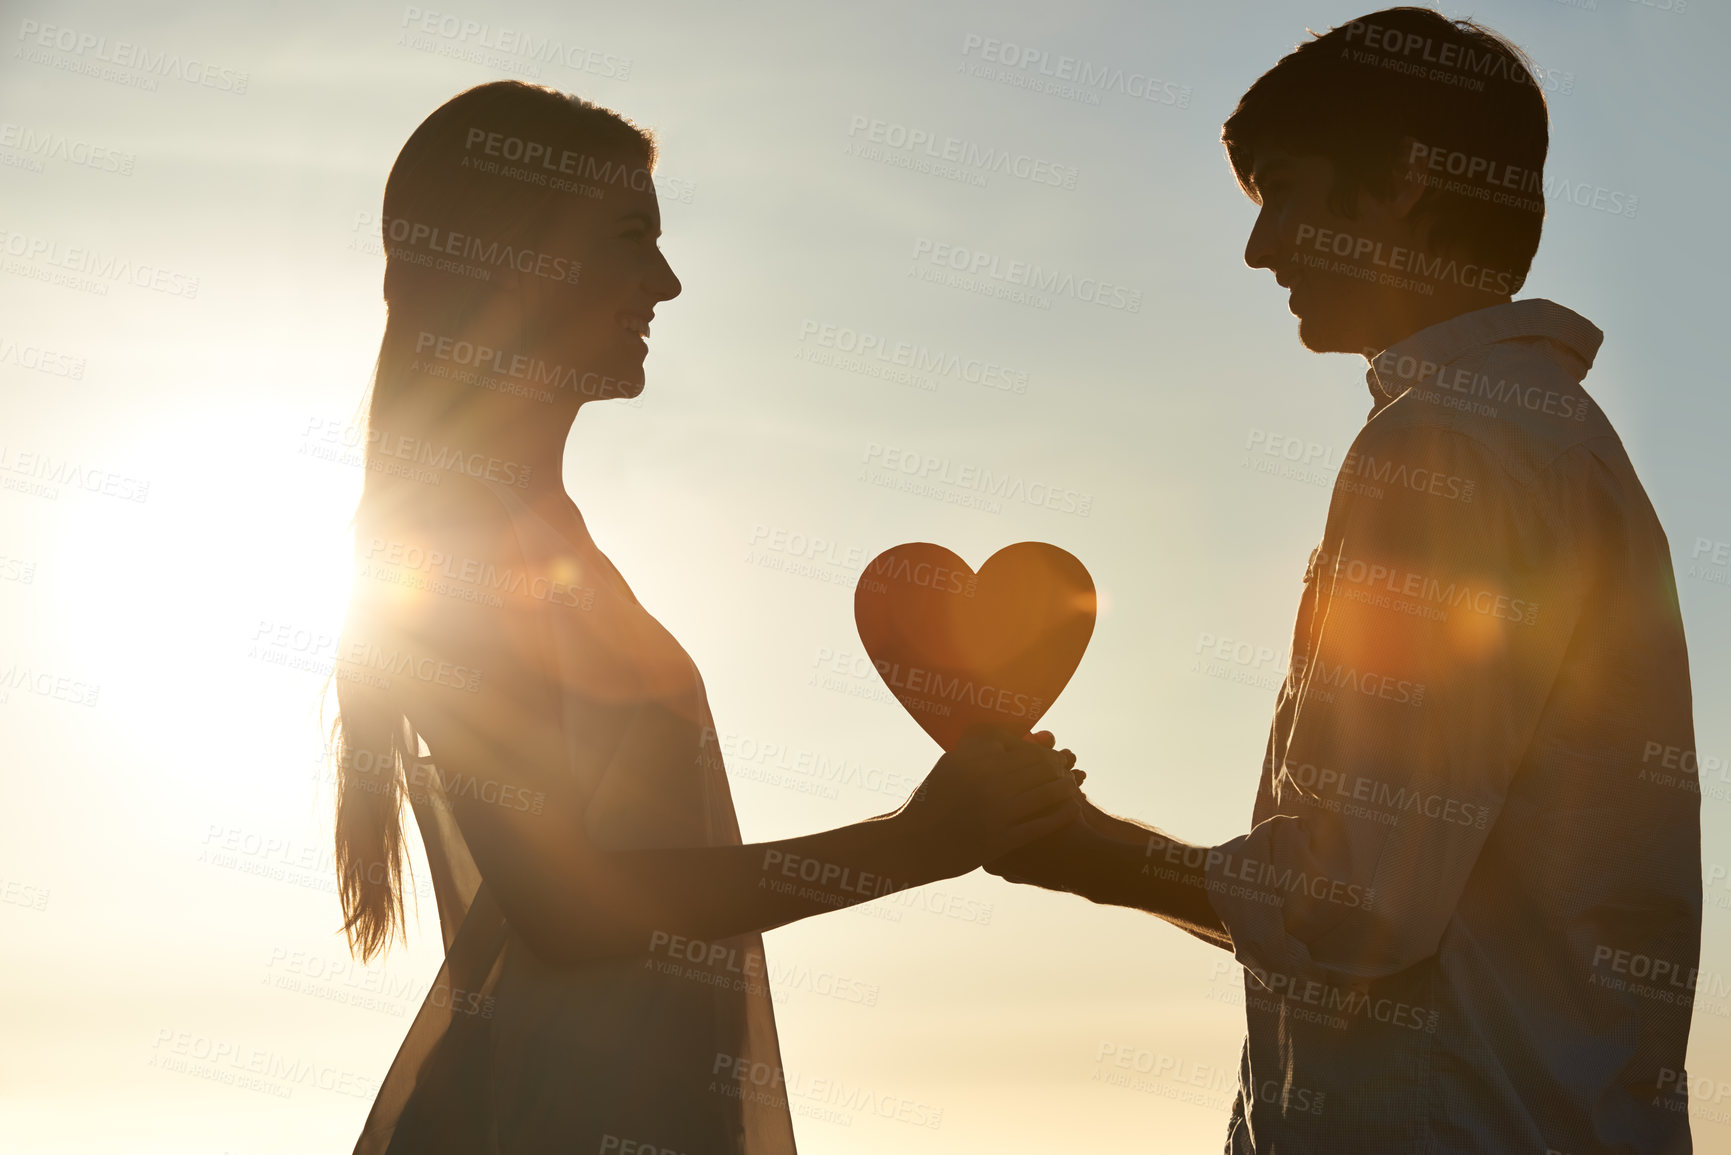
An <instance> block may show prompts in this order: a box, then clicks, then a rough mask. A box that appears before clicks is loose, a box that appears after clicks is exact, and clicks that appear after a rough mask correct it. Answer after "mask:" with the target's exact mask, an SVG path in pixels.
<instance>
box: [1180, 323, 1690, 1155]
mask: <svg viewBox="0 0 1731 1155" xmlns="http://www.w3.org/2000/svg"><path fill="white" fill-rule="evenodd" d="M1602 336H1603V335H1602V334H1601V333H1600V332H1599V330H1598V329H1596V328H1595V327H1594V326H1593V325H1592V324H1590V323H1589V322H1587V321H1586V320H1585V319H1583V318H1581V317H1580V316H1578V315H1576V314H1575V313H1573V312H1570V311H1569V310H1567V309H1564V308H1562V307H1561V306H1559V305H1555V304H1553V303H1551V302H1549V301H1544V300H1526V301H1517V302H1513V303H1510V304H1505V305H1498V306H1494V307H1492V308H1488V309H1482V310H1479V311H1477V312H1473V313H1468V314H1464V315H1462V316H1459V317H1455V318H1453V319H1451V320H1449V321H1446V322H1443V323H1442V324H1439V325H1434V326H1432V327H1431V328H1428V329H1425V330H1423V331H1422V332H1419V333H1417V334H1415V335H1414V336H1412V337H1410V338H1408V339H1407V340H1405V341H1402V342H1400V343H1399V344H1397V345H1395V346H1393V347H1391V348H1389V349H1388V350H1386V351H1384V352H1383V353H1382V354H1380V355H1378V356H1377V357H1376V358H1375V359H1374V360H1373V362H1372V365H1371V368H1370V370H1369V371H1368V373H1367V374H1366V377H1367V380H1368V382H1369V384H1370V387H1371V396H1372V399H1373V401H1374V403H1375V404H1374V408H1373V409H1372V411H1371V414H1370V417H1369V419H1368V420H1367V422H1366V423H1365V426H1364V428H1363V430H1362V431H1361V432H1360V433H1359V435H1358V437H1357V438H1356V439H1355V440H1354V442H1353V446H1352V450H1351V452H1350V453H1349V454H1348V455H1347V456H1346V458H1345V460H1344V462H1343V464H1342V466H1341V470H1340V474H1339V477H1338V479H1337V481H1336V485H1335V489H1334V494H1333V498H1332V500H1331V502H1330V505H1329V510H1328V520H1327V525H1326V528H1325V531H1324V535H1323V540H1322V543H1321V545H1320V546H1319V547H1318V548H1317V550H1316V551H1315V552H1314V553H1313V554H1312V556H1311V561H1310V565H1309V567H1308V568H1307V571H1306V573H1305V581H1304V592H1303V595H1302V598H1301V601H1300V606H1299V613H1298V620H1297V624H1296V626H1295V628H1294V632H1293V641H1292V660H1291V666H1290V668H1289V670H1288V673H1287V677H1286V681H1285V684H1284V685H1283V687H1282V688H1281V690H1280V694H1279V698H1278V700H1277V702H1276V707H1275V717H1274V723H1273V726H1272V729H1271V732H1270V735H1269V741H1268V751H1267V756H1266V758H1265V761H1264V764H1263V770H1262V780H1261V783H1260V785H1259V787H1258V790H1257V796H1256V806H1255V811H1254V816H1253V829H1252V830H1251V832H1250V833H1249V834H1247V835H1244V836H1243V837H1240V838H1235V839H1233V840H1231V841H1230V842H1227V843H1225V844H1223V845H1222V846H1220V847H1217V848H1214V850H1213V851H1212V852H1211V853H1210V854H1209V858H1208V886H1209V895H1210V900H1211V902H1212V904H1213V906H1214V908H1215V910H1216V911H1217V912H1218V913H1219V915H1220V917H1221V920H1222V921H1223V922H1224V924H1225V926H1226V928H1227V930H1228V931H1229V932H1230V933H1231V935H1232V940H1233V944H1234V953H1235V954H1236V956H1237V958H1238V960H1239V961H1240V962H1241V963H1242V964H1243V965H1244V967H1245V968H1246V973H1245V982H1244V991H1245V1011H1246V1020H1247V1027H1248V1031H1247V1037H1246V1040H1245V1045H1244V1053H1243V1058H1242V1062H1241V1068H1240V1080H1239V1096H1238V1100H1237V1103H1236V1105H1235V1107H1234V1110H1233V1118H1232V1122H1231V1128H1230V1134H1229V1138H1228V1142H1227V1150H1228V1151H1229V1152H1232V1153H1248V1152H1260V1153H1263V1155H1300V1153H1304V1152H1318V1153H1326V1155H1355V1153H1364V1155H1396V1153H1401V1152H1425V1153H1432V1152H1463V1153H1464V1152H1474V1153H1476V1155H1482V1153H1485V1152H1530V1153H1531V1155H1546V1153H1547V1152H1561V1153H1566V1155H1586V1153H1587V1152H1595V1151H1612V1150H1615V1151H1625V1152H1680V1151H1688V1150H1689V1149H1690V1138H1689V1120H1688V1096H1687V1080H1686V1077H1685V1075H1684V1073H1683V1060H1684V1052H1685V1049H1686V1045H1687V1041H1688V1032H1689V1018H1690V1011H1691V1007H1692V1004H1693V1001H1694V997H1695V993H1696V992H1695V981H1696V966H1697V963H1698V960H1699V954H1700V931H1701V849H1700V793H1699V784H1698V781H1697V778H1696V774H1695V767H1696V763H1695V755H1694V736H1693V735H1694V729H1693V721H1692V717H1691V706H1690V692H1689V669H1688V658H1687V653H1686V651H1685V648H1684V641H1683V626H1682V621H1681V617H1680V615H1679V612H1678V604H1677V592H1676V582H1675V579H1674V577H1673V575H1672V569H1671V556H1670V549H1669V546H1668V545H1667V543H1666V540H1665V534H1664V531H1663V530H1662V529H1661V528H1660V526H1659V521H1658V518H1657V517H1656V516H1655V514H1654V512H1653V508H1652V506H1651V504H1650V503H1649V502H1648V500H1647V495H1646V493H1645V492H1644V491H1643V489H1642V488H1641V484H1640V482H1639V481H1638V480H1637V479H1636V477H1635V472H1634V469H1633V467H1632V466H1631V465H1630V463H1629V459H1628V456H1627V454H1626V453H1625V452H1624V449H1623V445H1622V443H1621V441H1620V440H1619V439H1618V437H1617V435H1616V433H1615V431H1614V430H1613V429H1612V428H1611V425H1610V423H1609V421H1608V420H1607V419H1606V417H1605V415H1604V414H1603V412H1601V411H1600V409H1599V407H1598V406H1597V405H1596V404H1594V403H1593V401H1592V399H1591V398H1590V397H1589V396H1588V395H1587V394H1586V392H1585V390H1583V389H1582V387H1581V379H1582V378H1583V377H1584V376H1585V375H1586V372H1587V370H1588V368H1590V367H1591V365H1592V362H1593V356H1594V354H1595V353H1596V352H1597V351H1598V347H1599V343H1600V341H1601V339H1602Z"/></svg>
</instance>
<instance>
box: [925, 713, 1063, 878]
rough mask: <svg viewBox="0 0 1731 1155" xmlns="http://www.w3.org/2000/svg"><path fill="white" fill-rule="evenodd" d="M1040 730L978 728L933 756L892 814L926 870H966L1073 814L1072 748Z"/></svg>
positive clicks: (941, 873)
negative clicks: (1034, 736)
mask: <svg viewBox="0 0 1731 1155" xmlns="http://www.w3.org/2000/svg"><path fill="white" fill-rule="evenodd" d="M1045 738H1046V740H1045V741H1030V740H1027V739H1023V738H1018V737H1016V736H1015V735H1013V734H1010V733H1008V732H1006V731H999V730H991V729H987V728H981V729H978V730H975V731H973V732H972V733H970V734H969V735H968V736H967V737H965V738H963V739H962V740H961V742H959V743H957V745H956V748H955V749H954V750H952V751H950V752H949V753H947V754H945V755H944V756H943V757H942V758H940V759H938V763H937V765H936V766H934V767H932V772H931V773H930V774H929V775H927V777H926V780H925V781H924V782H923V783H921V784H920V788H919V789H918V790H916V791H914V794H913V797H911V798H909V799H908V801H907V803H906V804H905V805H904V806H903V807H902V808H901V810H899V811H898V812H897V813H896V815H895V816H894V817H895V821H897V822H898V823H899V824H900V825H901V827H902V829H904V830H906V831H907V832H908V836H909V838H910V839H911V840H912V841H913V842H914V844H915V845H916V847H918V849H919V853H920V856H921V859H922V865H923V866H924V867H925V869H926V870H927V871H928V872H929V873H931V874H932V876H933V877H935V878H953V877H955V876H957V875H960V874H966V873H968V872H969V871H970V870H973V869H974V868H975V867H977V866H979V865H981V864H982V863H984V862H987V861H989V860H992V859H995V858H998V857H999V856H1001V855H1003V854H1005V853H1006V852H1008V851H1011V850H1014V849H1015V848H1017V847H1019V846H1021V845H1023V844H1024V843H1026V842H1029V841H1030V840H1033V839H1038V838H1041V837H1044V836H1046V835H1048V834H1050V833H1052V832H1054V831H1057V830H1059V829H1061V828H1063V827H1065V826H1068V825H1071V824H1073V823H1075V822H1076V821H1078V819H1079V818H1080V816H1081V812H1080V808H1079V799H1080V797H1081V791H1080V790H1079V789H1077V785H1076V779H1075V778H1074V777H1073V776H1072V774H1071V768H1072V767H1074V766H1075V764H1076V756H1075V755H1074V754H1071V753H1070V752H1069V751H1068V750H1054V749H1052V745H1053V744H1052V742H1051V740H1050V739H1051V735H1049V734H1048V735H1045Z"/></svg>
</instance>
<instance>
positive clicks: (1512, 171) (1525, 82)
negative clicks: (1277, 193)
mask: <svg viewBox="0 0 1731 1155" xmlns="http://www.w3.org/2000/svg"><path fill="white" fill-rule="evenodd" d="M1311 35H1312V39H1311V40H1309V41H1307V42H1306V43H1304V44H1300V45H1299V46H1298V47H1297V48H1296V49H1295V50H1293V51H1292V52H1291V53H1289V54H1287V55H1286V56H1284V57H1282V58H1281V60H1280V61H1279V63H1277V64H1275V66H1274V67H1273V68H1270V69H1269V70H1268V71H1267V72H1265V73H1263V74H1262V76H1261V77H1259V78H1258V79H1257V81H1256V83H1255V84H1252V85H1251V86H1250V89H1249V91H1247V92H1246V93H1245V94H1244V96H1243V97H1242V98H1240V100H1239V101H1238V107H1237V108H1235V109H1233V111H1232V115H1231V116H1230V117H1228V118H1227V120H1226V124H1225V126H1224V127H1223V128H1222V130H1221V134H1220V137H1221V140H1222V141H1223V142H1224V143H1225V145H1226V155H1227V157H1228V159H1229V160H1230V161H1231V162H1232V171H1233V174H1234V175H1235V176H1237V178H1238V184H1239V187H1240V188H1242V189H1243V190H1244V191H1245V193H1246V194H1247V195H1249V196H1250V197H1251V198H1252V199H1253V200H1256V201H1257V202H1258V203H1260V201H1261V199H1262V198H1261V195H1260V193H1259V192H1258V191H1257V189H1256V184H1255V181H1254V179H1253V177H1252V174H1251V169H1252V166H1253V165H1254V163H1255V156H1256V152H1257V150H1259V149H1263V148H1275V149H1279V150H1280V151H1283V152H1287V153H1290V154H1292V155H1294V156H1320V157H1323V158H1325V159H1327V160H1328V161H1330V162H1331V163H1332V164H1333V166H1334V172H1335V182H1334V187H1333V189H1332V190H1331V191H1330V195H1329V206H1330V208H1331V209H1333V211H1335V212H1337V213H1339V214H1341V215H1342V216H1346V217H1351V216H1352V215H1353V209H1354V207H1355V206H1356V205H1357V203H1358V194H1359V193H1360V192H1368V193H1370V194H1371V195H1373V196H1378V197H1388V196H1391V195H1393V193H1394V192H1395V186H1396V182H1397V181H1398V180H1399V179H1400V174H1401V172H1402V171H1403V170H1404V166H1405V165H1406V164H1408V163H1409V162H1410V163H1413V164H1415V165H1417V166H1419V167H1420V168H1421V169H1422V172H1423V176H1422V179H1423V180H1424V181H1425V184H1426V188H1425V191H1424V194H1423V196H1422V197H1421V198H1420V200H1419V202H1418V205H1417V206H1416V209H1415V211H1416V212H1418V213H1419V214H1420V215H1421V219H1424V220H1426V221H1427V222H1428V223H1429V226H1430V234H1429V235H1430V242H1431V244H1432V245H1433V246H1435V247H1436V248H1438V249H1442V250H1446V251H1449V252H1453V253H1458V254H1460V255H1463V256H1470V257H1472V258H1473V259H1475V260H1478V261H1480V262H1482V263H1485V264H1487V265H1491V266H1494V267H1495V268H1498V269H1500V270H1503V271H1506V272H1508V273H1509V274H1511V279H1512V280H1513V281H1514V282H1515V284H1516V286H1517V287H1518V286H1519V283H1520V282H1521V281H1523V280H1525V278H1526V274H1527V270H1528V268H1530V267H1531V265H1532V262H1533V254H1534V253H1535V252H1537V251H1538V247H1539V232H1540V230H1541V229H1542V228H1543V226H1544V214H1545V200H1544V197H1545V193H1544V186H1543V177H1542V174H1543V172H1544V167H1545V153H1546V151H1547V150H1548V148H1549V145H1550V130H1549V125H1548V121H1547V117H1546V112H1545V97H1544V93H1543V92H1542V91H1540V88H1539V83H1538V79H1537V77H1536V76H1535V75H1534V68H1533V65H1532V63H1531V61H1529V60H1528V58H1527V56H1526V54H1525V53H1523V52H1522V51H1521V50H1520V49H1518V48H1516V47H1515V46H1514V45H1513V44H1510V43H1509V42H1508V41H1507V40H1504V39H1503V38H1502V37H1500V36H1498V35H1497V34H1496V33H1494V32H1491V31H1490V30H1489V29H1486V28H1484V27H1482V26H1480V25H1478V24H1475V23H1473V22H1472V21H1471V20H1450V19H1449V18H1447V17H1446V16H1443V15H1442V14H1441V13H1439V12H1435V11H1432V10H1431V9H1429V8H1389V9H1386V10H1385V11H1382V12H1373V13H1371V14H1370V15H1368V16H1361V17H1359V18H1358V19H1357V20H1353V21H1350V22H1348V23H1346V24H1342V25H1341V26H1340V27H1338V28H1334V29H1331V30H1330V31H1329V32H1327V33H1325V34H1323V35H1317V34H1316V33H1312V34H1311ZM1403 141H1412V142H1414V143H1412V144H1411V145H1410V146H1408V147H1406V148H1403V145H1402V142H1403Z"/></svg>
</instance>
